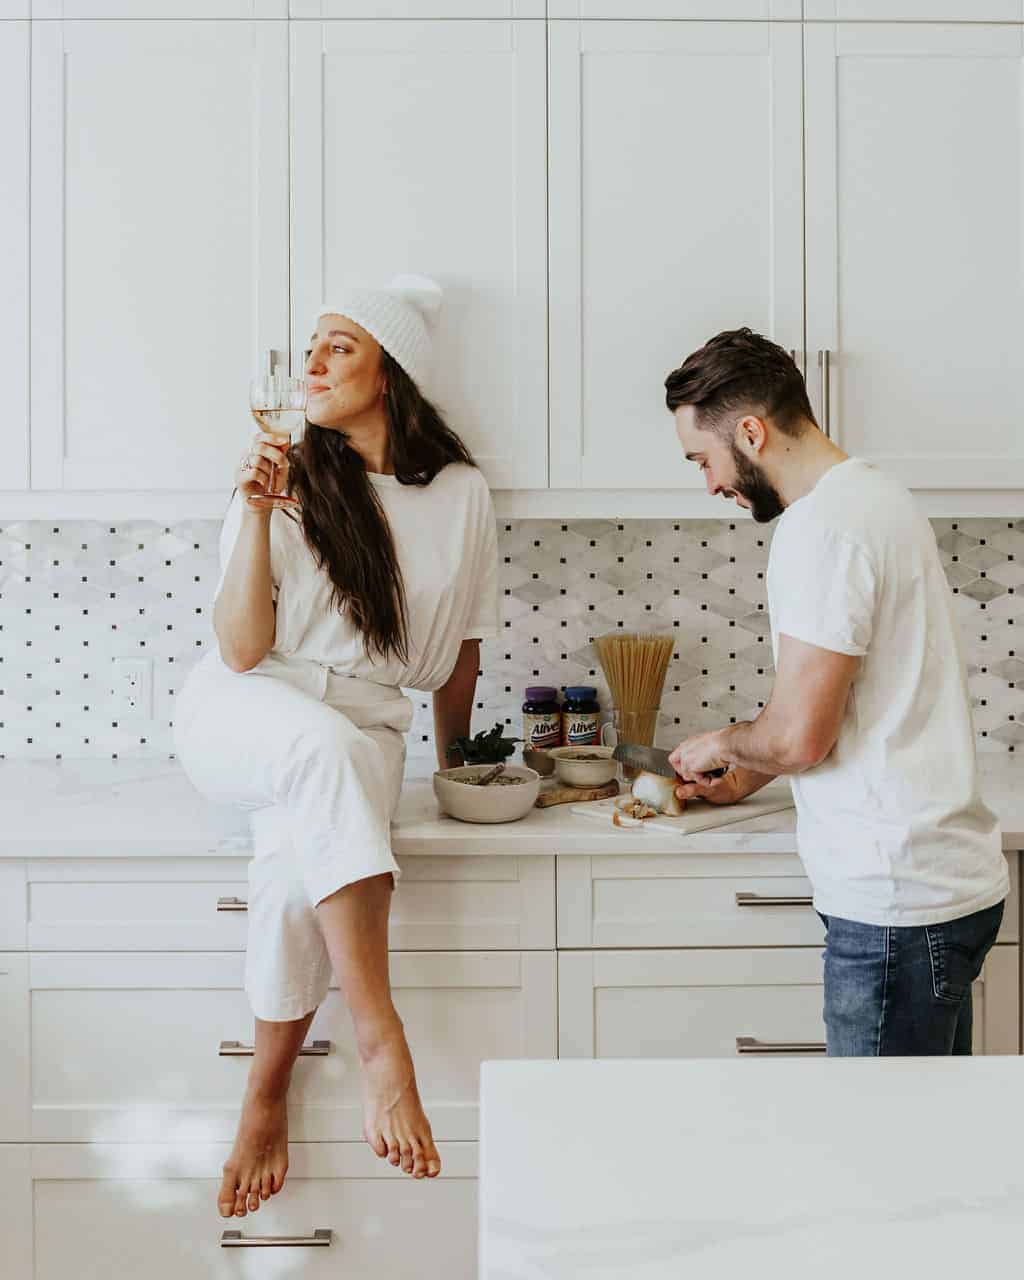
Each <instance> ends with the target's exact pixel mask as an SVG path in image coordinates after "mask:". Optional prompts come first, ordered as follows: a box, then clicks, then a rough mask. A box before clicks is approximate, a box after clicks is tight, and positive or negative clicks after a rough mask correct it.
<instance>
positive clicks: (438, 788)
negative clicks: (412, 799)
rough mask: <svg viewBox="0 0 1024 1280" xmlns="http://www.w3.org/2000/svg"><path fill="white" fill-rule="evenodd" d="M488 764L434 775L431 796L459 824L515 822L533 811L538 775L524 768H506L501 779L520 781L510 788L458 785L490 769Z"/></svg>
mask: <svg viewBox="0 0 1024 1280" xmlns="http://www.w3.org/2000/svg"><path fill="white" fill-rule="evenodd" d="M492 767H493V766H492V765H489V764H464V765H460V766H459V767H458V768H457V769H438V771H437V772H436V773H435V774H434V795H435V796H437V802H438V804H439V805H440V806H441V808H442V809H443V810H444V812H445V813H447V814H450V815H451V817H453V818H458V819H459V821H460V822H515V821H517V819H519V818H525V817H526V815H527V814H528V813H529V812H530V810H531V809H532V808H533V805H534V801H535V800H536V799H537V792H538V791H539V790H540V774H539V773H538V772H537V771H536V769H527V768H526V766H525V765H520V764H507V765H506V766H505V772H504V774H503V775H502V776H503V777H515V778H522V779H523V781H522V782H521V783H518V784H513V785H511V786H509V785H506V786H502V785H501V784H500V783H497V782H492V783H491V784H490V785H489V786H486V787H474V786H472V785H469V784H467V783H465V782H462V781H460V779H462V778H479V777H481V776H482V775H483V774H485V773H486V772H487V770H488V769H490V768H492Z"/></svg>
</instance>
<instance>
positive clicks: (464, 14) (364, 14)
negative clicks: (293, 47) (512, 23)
mask: <svg viewBox="0 0 1024 1280" xmlns="http://www.w3.org/2000/svg"><path fill="white" fill-rule="evenodd" d="M289 2H290V12H291V16H292V17H293V18H543V17H544V16H545V13H544V5H545V0H289ZM549 2H550V0H549Z"/></svg>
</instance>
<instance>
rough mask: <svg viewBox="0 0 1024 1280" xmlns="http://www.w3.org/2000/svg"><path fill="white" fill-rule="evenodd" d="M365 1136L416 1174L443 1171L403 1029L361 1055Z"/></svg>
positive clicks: (377, 1149) (432, 1174)
mask: <svg viewBox="0 0 1024 1280" xmlns="http://www.w3.org/2000/svg"><path fill="white" fill-rule="evenodd" d="M363 1137H364V1138H365V1139H366V1141H367V1142H368V1143H369V1144H370V1146H371V1147H372V1148H373V1149H374V1151H375V1152H376V1153H377V1155H379V1156H380V1157H381V1158H382V1159H383V1158H384V1157H385V1156H387V1158H388V1160H389V1162H390V1163H391V1164H393V1165H396V1166H397V1165H401V1167H402V1171H403V1172H404V1173H411V1174H412V1176H413V1177H414V1178H436V1177H437V1175H438V1174H439V1173H440V1172H441V1157H440V1156H439V1155H438V1153H437V1147H435V1146H434V1139H433V1137H432V1136H431V1132H430V1122H429V1120H428V1119H427V1117H426V1113H425V1112H424V1110H423V1104H422V1103H421V1102H420V1095H419V1091H418V1090H417V1088H416V1074H415V1071H414V1070H413V1065H412V1055H411V1054H410V1052H409V1045H408V1043H407V1042H406V1039H405V1034H404V1033H403V1032H402V1031H401V1030H399V1031H398V1033H397V1034H396V1035H394V1036H392V1037H390V1038H389V1039H388V1040H386V1041H383V1042H382V1043H381V1044H380V1045H378V1046H377V1048H376V1049H375V1050H374V1051H373V1052H372V1053H369V1054H367V1055H366V1056H364V1057H363Z"/></svg>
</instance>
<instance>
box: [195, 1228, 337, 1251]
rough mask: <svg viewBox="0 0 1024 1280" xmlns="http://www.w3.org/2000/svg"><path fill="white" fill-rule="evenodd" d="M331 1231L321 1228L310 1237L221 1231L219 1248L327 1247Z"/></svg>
mask: <svg viewBox="0 0 1024 1280" xmlns="http://www.w3.org/2000/svg"><path fill="white" fill-rule="evenodd" d="M330 1243H331V1230H330V1228H329V1227H321V1228H320V1229H319V1230H318V1231H314V1232H313V1234H312V1235H311V1236H243V1235H242V1233H241V1231H222V1232H221V1237H220V1247H221V1248H222V1249H267V1248H270V1249H281V1248H289V1247H292V1246H300V1247H301V1248H309V1247H314V1246H318V1245H326V1246H329V1245H330Z"/></svg>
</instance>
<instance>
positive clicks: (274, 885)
mask: <svg viewBox="0 0 1024 1280" xmlns="http://www.w3.org/2000/svg"><path fill="white" fill-rule="evenodd" d="M412 711H413V708H412V703H411V702H410V700H409V699H408V698H407V697H406V695H405V694H403V693H402V691H401V689H399V688H398V687H397V686H395V685H380V684H374V683H372V682H371V681H368V680H362V679H358V678H356V677H352V676H345V675H337V674H334V673H333V672H331V671H330V670H329V668H327V667H323V666H321V665H320V664H319V663H315V662H306V661H302V662H296V661H294V660H289V659H285V658H279V657H277V656H276V655H273V654H271V655H268V657H266V658H265V659H264V660H263V661H262V662H261V663H260V664H259V666H257V667H254V668H253V669H252V670H251V671H245V672H236V671H232V670H231V669H230V667H228V666H227V665H226V664H225V663H224V662H223V660H222V659H221V656H220V654H219V652H218V651H217V650H216V649H213V650H211V651H210V652H209V653H207V654H206V655H205V656H204V657H203V658H202V659H201V660H200V661H199V662H198V663H197V665H196V666H195V667H194V668H193V670H192V671H191V672H190V673H189V675H188V678H187V679H186V681H185V684H184V686H183V687H182V689H181V691H180V693H179V694H178V698H177V702H176V706H175V714H174V739H175V749H176V752H177V755H178V758H179V760H180V761H181V764H182V767H183V768H184V770H185V773H186V774H187V775H188V777H189V779H190V780H191V782H192V784H193V785H194V786H195V787H196V788H197V790H199V791H200V792H202V793H203V794H204V795H205V796H206V797H207V798H208V799H210V800H212V801H215V802H218V803H221V804H231V805H237V806H239V807H240V808H242V809H245V810H247V811H248V815H249V824H250V828H251V830H252V837H253V858H252V860H251V862H250V863H249V869H248V876H249V911H248V933H249V936H248V946H247V948H246V963H245V990H246V994H247V995H248V997H249V1001H250V1003H251V1005H252V1008H253V1012H254V1013H255V1015H256V1017H257V1018H261V1019H264V1020H266V1021H268V1022H291V1021H295V1020H296V1019H298V1018H301V1017H303V1016H304V1015H305V1014H306V1013H309V1012H311V1011H312V1010H313V1009H315V1008H316V1007H317V1006H318V1005H319V1004H320V1003H321V1002H322V1000H323V999H324V997H325V996H326V994H327V989H328V987H329V986H330V981H331V964H330V959H329V957H328V954H327V948H326V946H325V944H324V940H323V935H322V934H321V931H320V926H319V922H318V920H317V916H316V912H315V907H316V905H317V903H319V902H321V901H323V899H324V898H326V897H329V896H330V895H331V894H332V893H334V892H336V891H337V890H338V889H341V888H342V887H344V886H345V885H347V884H352V883H354V882H355V881H357V880H363V879H366V878H367V877H369V876H377V875H382V874H384V873H386V872H390V873H391V875H392V876H393V877H394V879H396V880H397V878H398V876H399V875H400V874H401V873H400V871H399V867H398V864H397V863H396V862H395V859H394V856H393V854H392V852H391V838H390V825H391V817H392V815H393V813H394V811H395V808H396V806H397V804H398V797H399V794H400V792H401V787H402V775H403V771H404V768H405V733H406V732H407V731H408V729H409V726H410V724H411V722H412Z"/></svg>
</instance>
